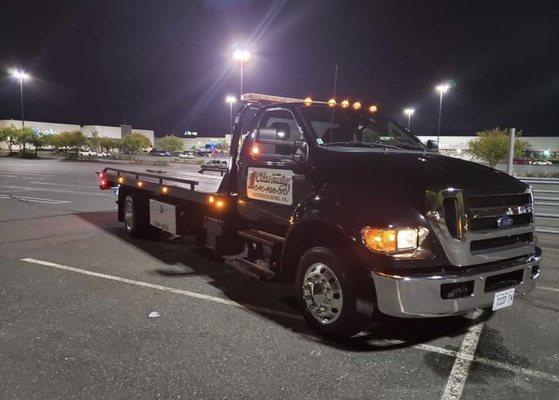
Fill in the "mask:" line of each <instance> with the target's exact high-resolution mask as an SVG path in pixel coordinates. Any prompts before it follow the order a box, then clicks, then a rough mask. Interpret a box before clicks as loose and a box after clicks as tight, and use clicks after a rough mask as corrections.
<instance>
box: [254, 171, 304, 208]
mask: <svg viewBox="0 0 559 400" xmlns="http://www.w3.org/2000/svg"><path fill="white" fill-rule="evenodd" d="M247 176H248V179H247V196H248V198H249V199H255V200H262V201H269V202H272V203H278V204H288V205H291V204H293V171H291V170H286V169H268V168H249V169H248V175H247Z"/></svg>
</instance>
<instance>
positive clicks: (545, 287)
mask: <svg viewBox="0 0 559 400" xmlns="http://www.w3.org/2000/svg"><path fill="white" fill-rule="evenodd" d="M536 288H537V289H541V290H549V291H551V292H559V289H557V288H554V287H549V286H536Z"/></svg>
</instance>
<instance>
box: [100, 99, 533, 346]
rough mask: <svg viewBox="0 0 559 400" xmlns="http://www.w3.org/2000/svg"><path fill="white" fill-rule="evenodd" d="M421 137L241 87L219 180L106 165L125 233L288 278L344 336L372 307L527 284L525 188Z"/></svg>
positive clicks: (428, 303) (450, 301) (360, 109)
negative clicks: (183, 238) (191, 241)
mask: <svg viewBox="0 0 559 400" xmlns="http://www.w3.org/2000/svg"><path fill="white" fill-rule="evenodd" d="M433 147H434V146H424V145H423V144H422V143H421V142H420V141H419V140H418V139H417V138H416V137H415V136H413V135H412V134H411V133H410V132H409V131H408V130H406V129H405V128H403V127H401V126H400V125H399V124H397V123H395V122H393V121H391V120H390V119H388V118H386V117H384V116H383V115H382V114H381V113H380V112H379V111H378V109H377V107H376V106H374V105H371V106H369V107H364V106H362V105H361V104H360V103H358V102H355V103H353V105H350V104H349V102H348V101H344V102H341V103H337V102H335V101H334V100H330V101H329V102H327V103H326V102H313V101H312V100H310V99H305V100H302V99H292V98H285V97H278V96H269V95H261V94H252V93H249V94H245V95H243V96H242V104H241V107H240V109H239V111H238V112H237V114H236V117H235V124H234V133H233V139H232V143H231V154H230V159H229V163H228V170H227V172H226V174H225V176H224V177H223V178H222V179H219V178H215V179H213V178H212V179H210V180H208V179H209V178H206V177H204V176H202V175H199V176H200V178H199V179H190V177H189V178H185V177H184V176H181V175H180V174H169V173H163V172H161V173H148V172H145V173H144V172H139V171H134V170H129V169H128V170H127V169H119V168H105V169H104V170H103V171H102V172H99V181H100V182H99V183H100V187H101V188H102V189H109V188H115V187H118V220H119V221H122V222H124V227H125V229H126V231H127V232H128V233H129V234H131V235H133V236H143V237H146V236H147V237H149V236H150V235H153V234H154V231H156V230H162V231H165V232H169V233H171V234H173V235H192V236H195V237H196V238H197V243H198V244H199V245H200V246H206V247H209V248H211V249H212V250H213V251H214V252H215V253H216V254H217V255H219V256H222V257H223V258H224V260H225V262H226V263H227V264H229V265H230V266H232V267H234V268H235V269H237V270H238V271H240V272H242V273H244V274H246V275H248V276H250V277H252V278H257V279H278V280H283V281H285V282H288V283H290V284H294V285H295V286H296V289H297V293H298V302H299V304H300V307H301V310H302V312H303V315H304V317H305V319H306V321H307V322H308V323H309V324H310V325H311V326H312V327H313V328H314V329H315V330H317V331H318V332H319V333H321V334H323V335H327V336H331V337H337V338H340V337H349V336H352V335H354V334H356V333H358V332H359V331H361V330H362V329H363V328H364V327H365V326H366V325H367V323H368V322H369V321H370V320H371V319H374V318H376V317H377V316H378V315H379V313H384V314H388V315H392V316H396V317H405V318H420V317H439V316H448V315H459V314H466V313H469V312H471V311H473V310H475V309H478V308H491V309H492V310H498V309H500V308H504V307H507V306H510V305H512V304H513V302H514V299H515V296H519V295H525V294H527V293H529V292H530V291H531V290H533V289H534V287H535V285H536V280H537V278H538V276H539V273H540V267H539V265H540V260H541V251H540V249H539V248H538V247H537V246H536V245H535V234H534V224H533V218H534V215H533V212H534V210H533V198H532V193H531V189H530V187H529V186H527V185H526V184H524V183H522V182H520V181H518V180H517V179H515V178H513V177H511V176H509V175H506V174H504V173H501V172H499V171H496V170H494V169H491V168H487V167H484V166H482V165H479V164H475V163H471V162H467V161H463V160H459V159H455V158H451V157H445V156H442V155H440V154H438V152H436V151H433Z"/></svg>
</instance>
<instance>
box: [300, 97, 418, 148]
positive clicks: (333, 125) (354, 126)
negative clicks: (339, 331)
mask: <svg viewBox="0 0 559 400" xmlns="http://www.w3.org/2000/svg"><path fill="white" fill-rule="evenodd" d="M300 109H301V112H302V114H303V116H304V117H305V118H306V119H307V121H308V122H309V124H310V125H311V127H312V129H313V131H314V132H313V133H314V135H315V137H316V141H317V143H318V144H319V145H322V146H352V147H384V148H404V149H421V150H423V149H425V147H424V146H423V144H422V143H421V142H420V141H419V139H417V138H416V137H415V136H414V135H412V134H411V133H409V132H408V131H407V130H406V129H404V128H402V127H401V126H400V125H398V124H397V123H395V122H394V121H391V120H389V119H387V118H385V117H383V116H382V115H380V114H377V113H375V114H371V113H369V112H368V111H355V110H353V109H339V108H336V109H333V108H330V107H327V106H311V107H307V106H302V107H301V108H300Z"/></svg>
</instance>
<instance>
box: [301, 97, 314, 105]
mask: <svg viewBox="0 0 559 400" xmlns="http://www.w3.org/2000/svg"><path fill="white" fill-rule="evenodd" d="M303 103H305V105H306V106H310V105H312V99H311V98H310V97H307V98H305V100H303Z"/></svg>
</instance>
